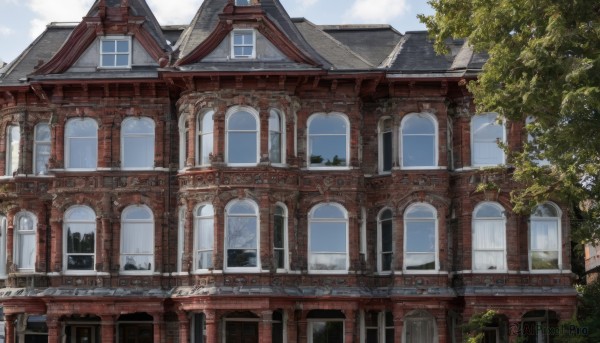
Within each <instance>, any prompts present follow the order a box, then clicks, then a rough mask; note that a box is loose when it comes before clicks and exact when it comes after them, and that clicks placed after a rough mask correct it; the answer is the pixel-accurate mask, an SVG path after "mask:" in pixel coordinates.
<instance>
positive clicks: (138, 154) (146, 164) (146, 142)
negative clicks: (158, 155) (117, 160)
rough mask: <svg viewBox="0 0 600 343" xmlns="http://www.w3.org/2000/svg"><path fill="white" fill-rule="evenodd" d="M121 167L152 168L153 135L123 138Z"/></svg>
mask: <svg viewBox="0 0 600 343" xmlns="http://www.w3.org/2000/svg"><path fill="white" fill-rule="evenodd" d="M123 154H124V156H123V159H124V161H123V166H124V167H125V168H152V167H154V135H152V136H150V137H143V136H142V137H139V136H138V137H127V136H126V137H124V138H123Z"/></svg>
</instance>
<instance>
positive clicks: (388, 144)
mask: <svg viewBox="0 0 600 343" xmlns="http://www.w3.org/2000/svg"><path fill="white" fill-rule="evenodd" d="M392 127H393V121H392V119H391V118H383V119H382V120H380V121H379V130H378V131H379V172H380V173H389V172H391V171H392V166H393V163H394V162H393V154H394V153H393V151H394V149H393V144H394V134H393V130H392Z"/></svg>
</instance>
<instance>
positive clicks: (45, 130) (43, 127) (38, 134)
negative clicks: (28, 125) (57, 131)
mask: <svg viewBox="0 0 600 343" xmlns="http://www.w3.org/2000/svg"><path fill="white" fill-rule="evenodd" d="M35 140H36V141H38V142H50V126H49V125H48V124H38V125H36V126H35Z"/></svg>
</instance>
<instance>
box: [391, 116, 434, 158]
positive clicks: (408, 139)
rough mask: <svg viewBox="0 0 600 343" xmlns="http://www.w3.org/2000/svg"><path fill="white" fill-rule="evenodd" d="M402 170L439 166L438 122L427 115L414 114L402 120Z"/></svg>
mask: <svg viewBox="0 0 600 343" xmlns="http://www.w3.org/2000/svg"><path fill="white" fill-rule="evenodd" d="M400 127H401V131H402V134H401V138H402V141H401V143H400V144H401V147H402V149H401V150H402V158H401V161H402V168H405V169H418V168H433V167H436V166H437V155H438V149H437V141H438V138H437V121H436V120H435V117H433V116H432V115H430V114H426V113H419V114H416V113H413V114H409V115H407V116H405V117H404V118H403V119H402V123H401V125H400Z"/></svg>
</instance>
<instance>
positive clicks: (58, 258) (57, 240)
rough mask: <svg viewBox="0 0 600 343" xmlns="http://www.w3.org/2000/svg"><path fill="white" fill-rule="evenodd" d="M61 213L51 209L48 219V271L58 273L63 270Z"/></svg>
mask: <svg viewBox="0 0 600 343" xmlns="http://www.w3.org/2000/svg"><path fill="white" fill-rule="evenodd" d="M60 218H61V213H60V211H58V210H57V209H55V208H52V214H51V219H50V242H49V244H50V247H51V248H50V249H51V253H50V270H51V271H53V272H60V271H61V270H62V269H63V265H62V253H63V235H62V232H63V226H62V221H61V219H60Z"/></svg>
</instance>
